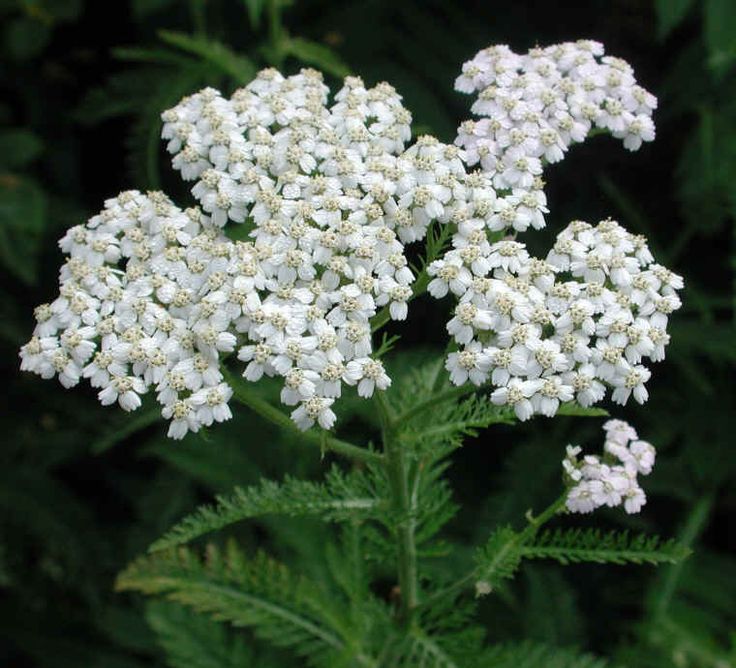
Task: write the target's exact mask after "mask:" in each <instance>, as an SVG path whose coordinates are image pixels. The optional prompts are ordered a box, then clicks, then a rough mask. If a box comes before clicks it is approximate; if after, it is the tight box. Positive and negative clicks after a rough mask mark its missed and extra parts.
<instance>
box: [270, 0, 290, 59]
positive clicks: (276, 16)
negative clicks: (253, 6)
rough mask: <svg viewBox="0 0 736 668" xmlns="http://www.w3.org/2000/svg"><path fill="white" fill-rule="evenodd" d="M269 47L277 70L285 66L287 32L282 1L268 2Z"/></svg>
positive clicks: (271, 0) (273, 0)
mask: <svg viewBox="0 0 736 668" xmlns="http://www.w3.org/2000/svg"><path fill="white" fill-rule="evenodd" d="M266 9H267V16H268V42H269V43H268V46H269V50H270V52H271V61H272V63H273V65H274V66H275V67H277V68H281V66H282V65H283V64H284V58H285V52H284V44H285V41H286V31H285V30H284V25H283V23H282V22H281V0H268V5H267V8H266Z"/></svg>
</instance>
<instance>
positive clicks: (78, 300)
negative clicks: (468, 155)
mask: <svg viewBox="0 0 736 668" xmlns="http://www.w3.org/2000/svg"><path fill="white" fill-rule="evenodd" d="M327 93H328V90H327V88H326V86H324V84H323V83H322V78H321V75H320V74H319V73H317V72H314V71H311V70H303V71H302V72H301V73H300V74H299V75H296V76H292V77H289V78H284V77H283V76H282V75H281V74H279V73H278V72H276V71H275V70H264V71H262V72H261V73H259V75H258V77H257V78H256V79H255V80H254V81H253V82H252V83H251V84H249V85H248V86H247V87H245V88H244V89H241V90H238V91H236V92H235V93H234V94H233V96H232V97H231V98H230V99H225V98H223V97H222V96H221V95H220V94H219V93H218V92H217V91H215V90H213V89H205V90H203V91H201V92H199V93H197V94H195V95H192V96H189V97H187V98H185V99H183V100H182V101H181V103H180V104H179V105H177V106H176V107H175V108H174V109H171V110H169V111H166V112H164V114H163V119H164V127H163V136H164V138H165V139H167V140H168V149H169V151H170V152H172V153H173V154H174V158H173V164H174V167H175V168H176V169H178V170H179V171H180V172H181V174H182V177H183V178H185V179H187V180H195V181H196V183H195V185H194V187H193V188H192V193H193V195H194V196H195V198H196V199H197V200H198V202H199V204H200V206H201V209H202V210H204V212H205V213H202V211H201V210H200V209H191V210H189V211H187V212H182V211H180V210H179V209H176V208H175V207H174V206H173V204H171V202H170V201H168V199H166V197H165V196H164V195H162V194H160V193H151V194H149V195H141V194H140V193H135V192H131V193H123V194H122V195H120V196H119V197H118V198H116V199H114V200H110V201H109V202H107V206H106V209H105V211H103V213H102V214H100V215H99V216H96V217H94V218H93V219H92V220H90V221H89V223H88V224H87V225H86V226H79V227H76V228H73V229H72V230H70V231H69V232H68V234H67V235H66V236H65V237H64V239H62V241H61V247H62V250H64V252H66V253H68V254H69V255H70V256H71V259H70V260H69V261H68V262H67V264H66V265H65V267H64V268H63V269H62V272H61V290H60V291H61V296H60V297H59V299H57V300H55V301H54V302H53V303H52V304H51V305H49V306H42V307H39V308H38V309H37V319H38V325H37V327H36V332H35V334H34V338H33V339H32V340H31V342H30V343H28V344H27V345H26V346H24V347H23V349H22V351H21V357H22V367H23V368H24V369H28V370H31V371H35V372H37V373H40V374H41V375H42V376H44V377H51V376H53V375H58V376H59V378H60V380H61V382H62V383H63V384H64V385H66V386H71V385H74V384H75V383H76V382H78V380H79V379H80V377H88V378H89V379H90V381H91V383H92V384H93V386H95V387H98V388H101V391H100V400H101V401H102V403H105V404H108V403H113V402H115V401H116V400H117V401H118V402H119V403H120V405H121V406H122V407H123V408H124V409H126V410H132V409H135V408H137V407H138V406H140V404H141V401H140V398H139V395H140V394H142V393H144V392H145V391H146V390H147V389H148V388H149V387H151V386H154V387H155V388H156V392H157V396H158V399H159V401H160V402H161V403H162V405H163V411H162V414H163V415H164V416H165V417H167V418H170V419H172V420H173V422H172V425H171V427H170V431H169V435H170V436H172V437H174V438H181V437H183V436H184V435H185V434H186V433H187V431H197V430H198V429H199V427H200V426H201V425H202V424H205V425H207V424H211V423H212V422H213V421H214V420H218V421H219V420H223V419H227V418H229V417H230V411H229V408H228V406H227V401H228V399H229V398H230V396H231V395H232V389H231V388H230V387H229V386H228V385H227V384H226V383H224V382H223V376H222V374H221V371H220V368H219V365H220V361H221V359H220V358H221V355H222V354H228V353H231V352H234V351H236V350H237V356H238V358H239V359H240V360H241V361H243V362H246V366H245V370H244V374H243V375H244V376H245V377H246V378H247V379H248V380H251V381H257V380H258V379H260V378H261V377H262V376H263V375H264V374H265V375H268V376H280V377H282V378H283V380H284V386H283V390H282V393H281V400H282V402H283V403H284V404H286V405H288V406H293V407H295V408H294V409H293V412H292V418H293V419H294V421H295V422H296V423H297V425H298V426H299V427H301V428H304V429H306V428H308V427H310V426H311V425H312V424H314V422H315V421H316V422H318V423H319V424H320V425H321V426H322V427H323V428H330V427H331V426H332V425H333V423H334V420H335V414H334V413H333V411H332V409H331V406H332V404H333V402H334V401H335V399H336V398H337V397H339V396H340V394H341V387H342V384H343V383H347V384H349V385H357V389H358V393H359V394H360V395H361V396H363V397H369V396H371V395H372V393H373V392H374V390H375V389H376V388H378V389H379V390H384V389H386V388H387V387H388V386H389V385H390V383H391V381H390V378H389V377H388V375H387V374H386V372H385V370H384V368H383V365H382V363H381V362H380V361H379V360H377V359H374V358H373V357H371V354H372V342H371V327H370V319H371V317H372V316H374V315H375V314H376V312H377V309H378V308H379V307H383V306H385V307H386V308H388V309H389V313H390V316H391V317H392V318H394V319H404V318H405V317H406V314H407V301H408V299H409V298H410V297H411V296H412V290H411V284H412V283H413V281H414V275H413V273H412V271H411V270H410V268H409V266H408V261H407V258H406V255H405V252H404V243H407V242H411V241H414V240H417V239H421V238H423V237H424V236H425V235H426V231H427V228H428V226H429V224H430V223H431V222H432V221H434V220H441V221H442V222H449V221H460V220H465V219H466V218H468V217H469V216H470V215H471V214H472V215H488V214H489V213H490V211H491V206H490V205H491V204H492V203H493V201H494V191H493V188H492V187H491V185H490V182H489V180H488V179H487V178H486V177H484V175H482V174H474V175H467V174H466V172H465V168H464V166H463V162H462V160H461V157H462V156H461V152H460V150H459V149H458V148H457V147H454V146H447V145H443V144H441V143H440V142H438V141H437V140H436V139H434V138H432V137H422V138H420V139H419V140H418V141H417V142H416V143H415V145H414V146H412V147H411V148H410V149H409V150H406V151H404V142H405V141H406V140H407V139H408V138H409V135H410V131H409V122H410V120H411V116H410V114H409V112H408V111H407V110H406V109H404V108H403V107H402V106H401V102H400V98H399V96H398V95H397V94H396V92H395V91H394V89H393V88H392V87H391V86H389V85H388V84H385V83H383V84H379V85H377V86H376V87H374V88H371V89H366V88H365V87H364V85H363V83H362V81H361V80H360V79H359V78H356V77H349V78H347V79H346V80H345V85H344V87H343V88H342V90H341V91H339V92H338V93H337V95H336V96H335V102H334V104H333V105H332V106H331V107H329V108H328V107H327V106H326V103H327ZM231 221H233V222H236V223H243V224H244V225H245V227H244V228H243V230H244V232H245V234H246V235H248V236H249V237H250V238H249V240H248V241H247V242H243V241H232V240H231V239H230V238H228V237H227V236H225V234H224V233H223V230H222V229H221V228H223V227H224V226H225V225H226V224H227V223H228V222H231ZM239 236H241V237H242V236H244V235H242V234H241V235H239ZM95 353H96V354H95Z"/></svg>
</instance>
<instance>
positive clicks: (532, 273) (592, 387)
mask: <svg viewBox="0 0 736 668" xmlns="http://www.w3.org/2000/svg"><path fill="white" fill-rule="evenodd" d="M458 236H459V238H456V239H455V241H454V243H455V245H456V246H457V247H456V248H455V249H453V250H451V251H449V252H448V253H447V254H446V256H445V258H443V259H442V260H438V261H436V262H434V263H432V265H431V266H430V267H429V273H430V274H431V275H433V276H434V277H435V278H434V279H433V280H432V281H431V282H430V284H429V291H430V292H431V293H433V294H435V295H442V294H445V293H447V291H448V290H450V291H452V292H453V294H454V295H456V296H457V297H458V300H459V304H458V306H457V307H456V308H455V311H454V317H453V318H452V319H451V320H450V322H449V323H448V324H447V330H448V332H449V333H450V334H451V335H452V336H453V337H454V339H455V341H456V342H457V343H458V344H460V349H459V350H458V351H457V352H453V353H450V355H449V356H448V359H447V368H448V370H449V371H450V377H451V380H452V381H453V382H454V383H455V384H457V385H460V384H462V383H465V382H467V381H470V382H472V383H475V384H476V385H483V384H485V383H487V382H488V381H489V380H490V381H491V383H492V384H493V385H494V386H495V387H496V388H497V389H496V390H494V391H493V393H492V394H491V400H492V401H493V402H494V403H496V404H499V405H509V406H512V407H513V408H514V410H515V412H516V415H517V416H518V418H519V419H521V420H526V419H528V418H529V417H531V416H532V415H534V414H535V413H541V414H543V415H547V416H552V415H554V414H555V413H556V412H557V409H558V408H559V406H560V404H561V403H564V402H569V401H576V402H577V403H578V404H580V405H581V406H591V405H593V404H595V403H597V402H599V401H601V400H602V399H603V398H604V396H605V394H606V387H610V388H613V393H612V398H613V400H614V401H615V402H617V403H620V404H625V403H626V402H627V400H628V399H629V397H630V396H631V395H632V394H633V396H634V398H635V399H636V400H637V401H638V402H639V403H643V402H644V401H646V399H647V396H648V394H647V390H646V387H645V383H646V381H647V380H649V377H650V376H651V373H650V371H649V369H648V368H647V367H645V366H644V365H643V364H642V361H644V360H647V359H648V360H651V361H652V362H656V361H659V360H662V359H664V355H665V346H666V345H667V344H668V343H669V335H668V334H667V323H668V316H669V314H670V313H672V312H673V311H674V310H676V309H678V308H679V307H680V300H679V298H678V296H677V290H679V289H680V288H682V278H680V277H679V276H677V275H676V274H674V273H672V272H671V271H669V270H667V269H665V268H664V267H662V266H661V265H657V264H654V263H653V258H652V255H651V253H650V252H649V249H648V248H647V245H646V242H645V240H644V239H643V238H642V237H638V236H635V235H632V234H630V233H629V232H627V231H626V230H624V229H623V228H622V227H621V226H620V225H619V224H618V223H616V222H614V221H612V220H605V221H602V222H600V223H598V225H596V226H595V227H593V226H592V225H589V224H588V223H585V222H583V221H574V222H572V223H570V225H568V227H567V228H565V229H564V230H563V231H562V232H561V233H560V234H559V235H558V237H557V241H556V243H555V245H554V246H553V248H552V250H551V251H550V252H549V254H548V255H547V258H546V260H539V259H536V258H533V257H530V256H529V254H528V252H527V250H526V248H525V246H524V244H521V243H519V242H517V241H511V240H503V241H498V242H496V243H493V244H490V243H488V242H484V246H485V248H484V251H483V253H482V254H480V258H479V259H476V260H475V261H474V262H472V263H468V262H465V261H464V260H463V252H464V250H465V249H466V248H467V246H466V245H464V238H463V237H462V236H460V235H458Z"/></svg>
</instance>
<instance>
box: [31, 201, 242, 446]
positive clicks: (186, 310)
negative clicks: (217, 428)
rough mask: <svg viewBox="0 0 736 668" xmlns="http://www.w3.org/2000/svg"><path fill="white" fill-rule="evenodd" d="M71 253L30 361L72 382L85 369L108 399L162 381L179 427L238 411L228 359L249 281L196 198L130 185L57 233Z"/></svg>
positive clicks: (122, 400)
mask: <svg viewBox="0 0 736 668" xmlns="http://www.w3.org/2000/svg"><path fill="white" fill-rule="evenodd" d="M59 245H60V246H61V249H62V250H63V251H64V253H66V254H67V255H68V256H69V258H68V259H67V261H66V263H65V264H64V265H63V266H62V268H61V272H60V279H59V283H60V286H59V296H58V297H57V298H56V299H55V300H54V301H52V302H51V303H50V304H41V305H40V306H38V307H37V308H36V310H35V316H36V323H37V324H36V328H35V330H34V333H33V337H32V338H31V340H30V341H29V342H28V343H27V344H26V345H24V346H23V347H22V348H21V353H20V354H21V368H22V369H24V370H27V371H33V372H35V373H37V374H39V375H41V376H42V377H43V378H52V377H55V376H56V377H58V379H59V381H60V382H61V384H62V385H63V386H64V387H72V386H74V385H76V384H77V383H79V382H80V380H81V379H83V378H84V379H87V380H88V381H89V383H90V385H91V386H92V387H94V388H97V389H99V395H98V396H99V400H100V402H101V403H102V404H103V405H109V404H114V403H118V404H119V405H120V407H121V408H123V410H126V411H132V410H135V409H137V408H139V407H140V406H141V395H142V394H145V393H146V392H147V391H148V390H149V389H151V388H153V390H154V391H155V393H156V397H157V399H158V401H159V403H160V404H161V406H162V415H163V416H164V417H165V418H167V419H170V420H171V425H170V428H169V436H171V437H173V438H181V437H183V436H184V434H186V433H187V431H189V430H191V431H197V430H198V429H199V428H200V427H201V426H202V425H211V424H212V423H213V422H222V421H223V420H227V419H229V418H230V417H231V413H230V408H229V407H228V401H229V399H230V397H231V395H232V389H231V388H230V387H229V386H228V385H227V384H226V383H224V382H223V376H222V373H221V371H220V359H221V357H222V356H223V355H226V354H228V353H231V352H233V351H234V350H235V345H236V337H235V335H234V334H233V333H232V332H231V331H229V330H230V329H232V326H233V324H234V323H235V322H237V321H240V319H242V317H243V308H244V305H245V304H246V302H247V297H248V293H249V290H248V287H247V285H244V284H243V280H244V279H243V277H238V276H237V275H238V272H239V269H240V267H241V265H242V263H243V262H246V261H247V258H248V255H249V251H248V249H247V246H246V245H245V244H233V243H232V242H231V241H230V240H229V239H228V238H227V237H225V236H224V235H223V234H222V233H221V232H220V230H219V229H217V228H214V227H212V225H211V222H210V220H209V218H208V217H207V216H204V215H203V214H202V213H201V211H200V210H199V209H197V208H192V209H188V210H186V211H182V210H181V209H178V208H177V207H176V206H174V205H173V204H172V202H171V201H170V200H169V199H168V198H167V197H166V196H165V195H163V194H162V193H158V192H152V193H148V194H147V195H144V194H142V193H140V192H137V191H129V192H124V193H121V194H120V195H118V196H117V197H115V198H113V199H110V200H107V201H106V202H105V208H104V210H103V211H102V212H101V213H100V214H99V215H96V216H94V217H92V218H91V219H90V220H89V222H88V223H87V224H86V225H78V226H76V227H73V228H71V229H70V230H68V232H67V233H66V235H65V236H64V237H63V238H62V239H61V241H60V242H59Z"/></svg>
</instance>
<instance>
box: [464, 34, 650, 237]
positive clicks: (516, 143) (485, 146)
mask: <svg viewBox="0 0 736 668" xmlns="http://www.w3.org/2000/svg"><path fill="white" fill-rule="evenodd" d="M455 88H456V90H458V91H461V92H463V93H477V98H476V100H475V102H474V103H473V105H472V107H471V111H472V112H473V113H474V114H475V115H476V116H480V117H481V118H480V120H468V121H465V122H464V123H463V124H462V125H461V126H460V127H459V129H458V136H457V140H456V144H457V145H458V146H461V147H462V148H463V149H465V151H466V154H467V160H468V164H470V165H474V164H480V166H481V167H482V168H483V170H484V171H485V172H486V173H487V174H488V175H489V176H491V177H492V178H493V184H494V186H495V187H496V188H497V189H498V190H499V191H505V190H510V191H511V193H512V195H513V196H512V197H511V198H510V199H507V200H505V203H504V205H503V208H501V209H500V211H499V213H500V214H501V215H503V216H505V217H506V219H508V220H512V221H513V223H514V228H515V229H517V230H523V229H526V226H527V225H529V224H530V223H531V224H532V225H533V226H534V227H540V226H541V224H542V221H541V220H540V219H539V218H536V219H532V220H531V221H527V220H526V216H525V215H524V211H523V209H524V208H528V205H529V204H535V203H540V202H544V193H543V185H544V184H543V182H542V180H541V174H542V170H543V167H544V165H545V164H548V163H555V162H558V161H560V160H562V159H563V157H564V155H565V152H566V151H567V150H568V148H569V147H570V146H571V145H572V144H574V143H578V142H582V141H584V140H585V139H586V137H587V136H588V135H589V134H590V132H591V131H592V130H598V131H605V132H609V133H610V134H612V135H613V136H614V137H616V138H618V139H621V140H622V141H623V144H624V146H625V147H626V148H627V149H629V150H632V151H633V150H636V149H638V148H639V147H640V146H641V144H642V142H645V141H652V140H653V139H654V123H653V122H652V111H653V110H654V109H655V108H656V106H657V99H656V98H655V97H654V96H653V95H652V94H651V93H649V92H647V91H646V90H644V89H643V88H642V87H641V86H639V85H637V83H636V79H635V78H634V72H633V69H632V68H631V66H630V65H629V64H628V63H627V62H626V61H624V60H621V59H620V58H614V57H612V56H605V55H604V51H603V45H602V44H600V43H599V42H594V41H591V40H579V41H577V42H565V43H562V44H555V45H553V46H548V47H545V48H534V49H531V50H530V51H529V52H528V53H527V54H525V55H518V54H516V53H514V52H513V51H511V49H509V48H508V47H507V46H504V45H497V46H491V47H489V48H487V49H483V50H482V51H480V52H479V53H477V54H476V55H475V56H474V57H473V58H472V59H471V60H469V61H468V62H466V63H465V64H464V65H463V68H462V73H461V75H460V76H459V77H458V78H457V80H456V81H455ZM519 207H521V208H522V212H521V213H520V214H518V215H515V210H516V209H517V208H519Z"/></svg>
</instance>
